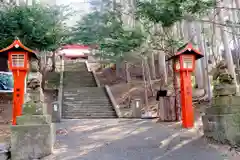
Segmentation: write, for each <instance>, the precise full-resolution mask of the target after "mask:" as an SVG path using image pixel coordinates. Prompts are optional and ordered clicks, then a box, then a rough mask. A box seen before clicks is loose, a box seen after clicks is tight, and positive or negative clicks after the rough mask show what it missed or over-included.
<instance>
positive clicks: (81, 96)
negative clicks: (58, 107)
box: [63, 93, 108, 100]
mask: <svg viewBox="0 0 240 160" xmlns="http://www.w3.org/2000/svg"><path fill="white" fill-rule="evenodd" d="M63 96H64V98H67V99H69V100H77V99H79V100H82V99H91V100H92V99H96V100H102V99H108V97H107V95H102V94H96V93H95V94H92V95H91V93H87V94H86V93H85V94H84V93H83V94H75V95H74V94H71V95H70V94H63Z"/></svg>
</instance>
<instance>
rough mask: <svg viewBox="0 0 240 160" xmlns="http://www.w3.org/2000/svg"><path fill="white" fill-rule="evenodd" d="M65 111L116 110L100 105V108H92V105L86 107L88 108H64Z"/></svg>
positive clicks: (100, 111)
mask: <svg viewBox="0 0 240 160" xmlns="http://www.w3.org/2000/svg"><path fill="white" fill-rule="evenodd" d="M63 112H99V113H102V112H104V113H105V112H115V111H114V110H113V108H111V107H108V108H106V107H104V108H102V107H98V108H91V107H86V108H64V109H63Z"/></svg>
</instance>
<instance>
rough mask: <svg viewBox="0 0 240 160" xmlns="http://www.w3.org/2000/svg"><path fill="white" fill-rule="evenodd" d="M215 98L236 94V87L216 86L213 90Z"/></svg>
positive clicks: (231, 85) (227, 85)
mask: <svg viewBox="0 0 240 160" xmlns="http://www.w3.org/2000/svg"><path fill="white" fill-rule="evenodd" d="M213 92H214V95H215V96H228V95H235V94H236V86H235V85H233V84H221V85H215V86H214V89H213Z"/></svg>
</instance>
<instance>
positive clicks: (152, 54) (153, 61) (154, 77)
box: [150, 52, 156, 80]
mask: <svg viewBox="0 0 240 160" xmlns="http://www.w3.org/2000/svg"><path fill="white" fill-rule="evenodd" d="M154 57H155V54H154V52H152V53H151V58H150V60H151V63H150V64H151V71H152V72H151V73H152V79H153V80H154V79H156V68H155V58H154Z"/></svg>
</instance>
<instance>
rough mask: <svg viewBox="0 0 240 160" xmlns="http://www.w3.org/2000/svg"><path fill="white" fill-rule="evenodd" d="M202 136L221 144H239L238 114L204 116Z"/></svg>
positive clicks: (239, 123) (239, 115)
mask: <svg viewBox="0 0 240 160" xmlns="http://www.w3.org/2000/svg"><path fill="white" fill-rule="evenodd" d="M202 121H203V130H204V135H205V136H206V137H209V138H213V139H214V140H216V141H219V142H222V143H230V144H231V145H236V144H240V113H236V114H222V115H205V116H203V117H202Z"/></svg>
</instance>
